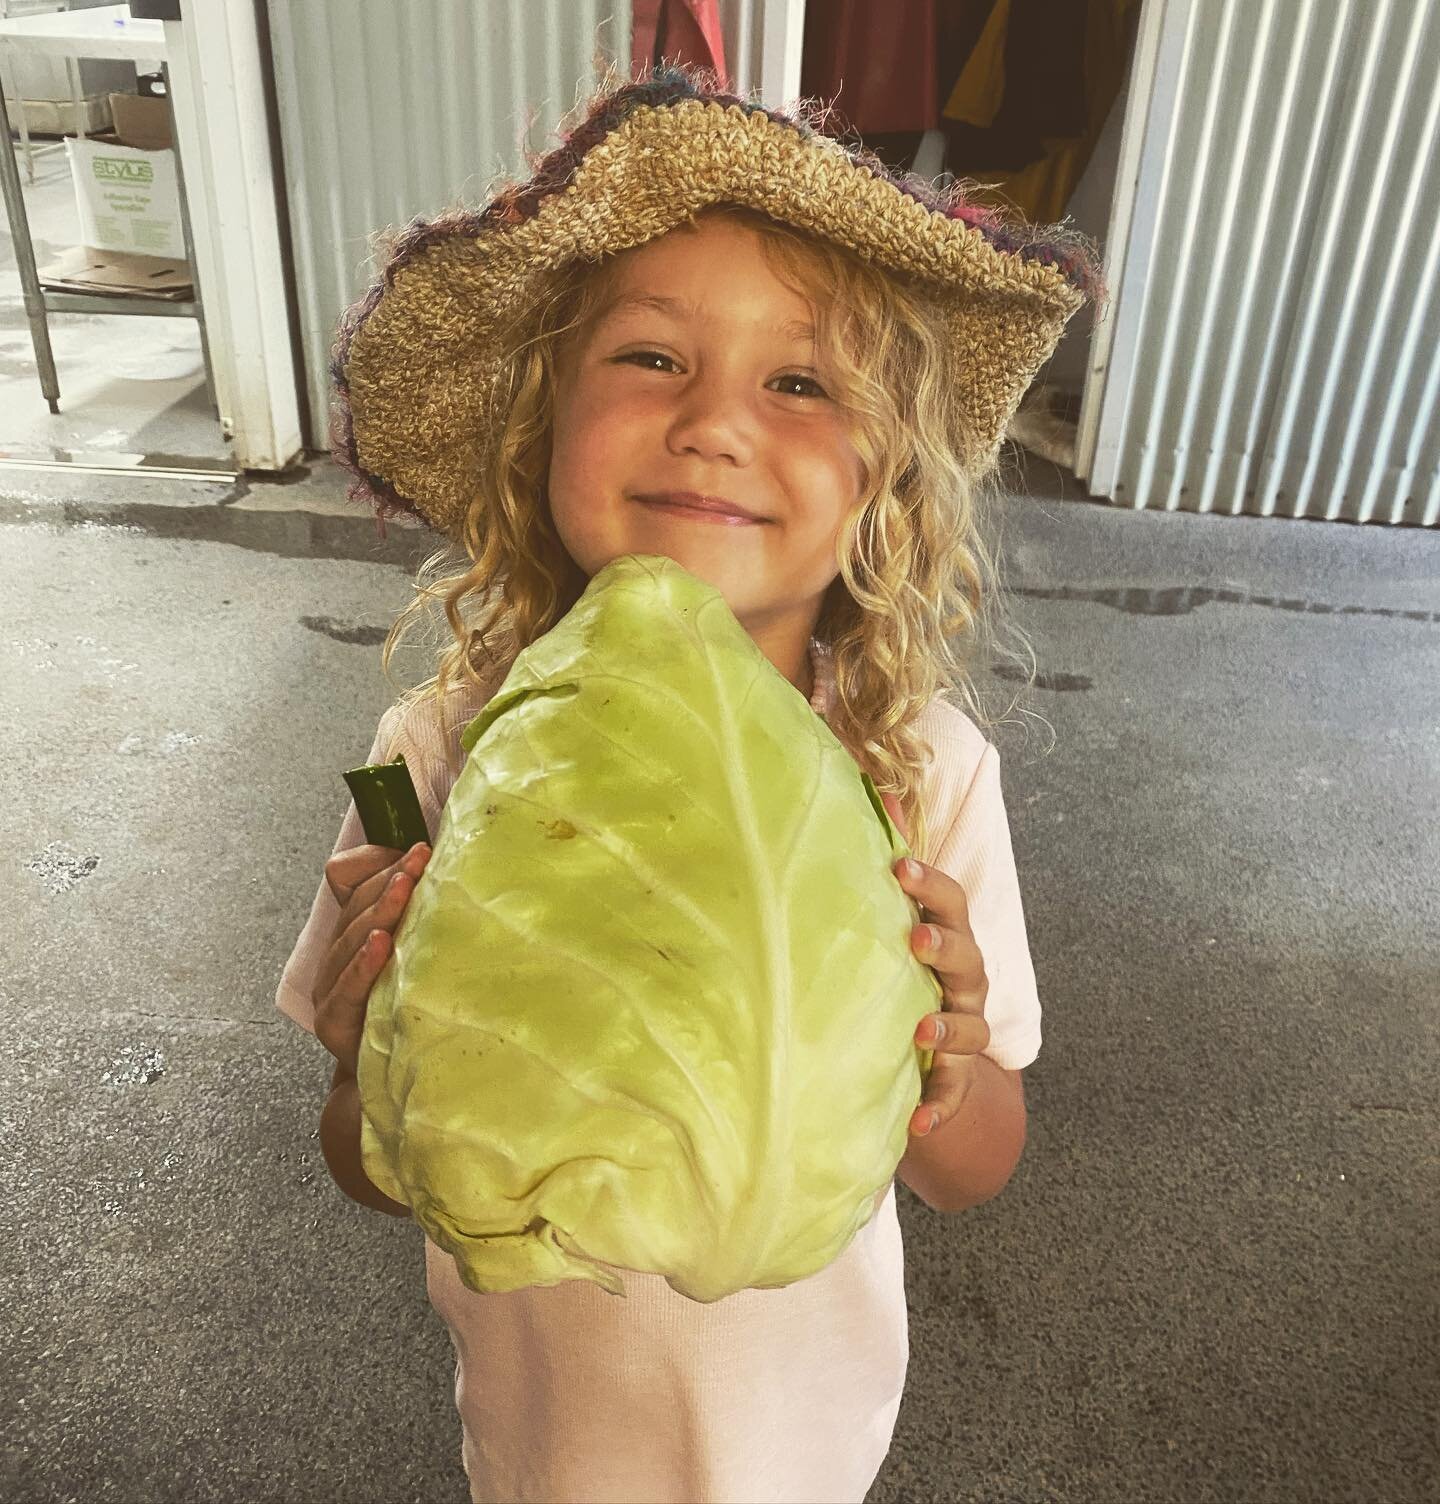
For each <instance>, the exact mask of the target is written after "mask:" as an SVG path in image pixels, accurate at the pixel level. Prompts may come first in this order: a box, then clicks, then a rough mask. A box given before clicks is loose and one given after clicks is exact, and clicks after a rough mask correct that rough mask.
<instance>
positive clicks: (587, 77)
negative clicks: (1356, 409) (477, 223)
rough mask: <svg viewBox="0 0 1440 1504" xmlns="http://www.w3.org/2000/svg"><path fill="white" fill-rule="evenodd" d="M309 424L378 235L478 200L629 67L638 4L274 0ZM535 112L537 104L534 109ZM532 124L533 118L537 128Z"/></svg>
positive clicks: (321, 437) (318, 437) (318, 438)
mask: <svg viewBox="0 0 1440 1504" xmlns="http://www.w3.org/2000/svg"><path fill="white" fill-rule="evenodd" d="M268 12H269V20H270V37H271V47H272V50H273V53H274V60H275V88H276V96H277V102H278V107H279V114H280V136H281V143H282V146H283V150H284V158H285V186H286V194H287V197H288V200H289V220H290V233H291V240H292V244H293V247H294V257H295V280H296V287H297V292H298V296H299V303H300V323H301V338H302V343H303V347H304V357H305V371H306V386H307V391H308V395H309V399H310V422H309V425H308V429H307V433H306V440H305V442H306V443H307V444H308V445H309V446H310V447H312V448H315V449H325V448H328V446H329V438H328V434H327V431H326V428H327V414H328V404H329V387H330V382H329V372H328V362H329V355H330V342H331V339H332V337H333V335H334V330H335V324H336V321H337V320H338V319H339V317H340V314H341V312H342V310H343V309H344V308H345V306H346V305H347V304H349V303H350V302H352V301H353V300H354V299H355V298H356V297H358V296H359V294H360V293H361V292H362V291H363V290H364V288H365V286H366V284H367V283H368V282H369V280H370V278H371V274H372V271H373V268H372V266H371V264H370V254H369V242H370V236H371V234H372V233H373V232H374V231H376V230H378V229H382V228H384V227H385V226H386V225H390V224H396V225H399V224H404V223H405V222H406V221H408V220H409V219H411V218H412V217H413V216H414V215H416V214H429V213H431V212H433V211H434V210H436V209H437V208H440V207H442V206H443V205H446V204H450V203H466V204H472V205H475V204H479V203H480V202H482V201H483V199H484V197H485V189H486V186H487V184H488V183H489V182H490V180H491V179H492V178H493V177H494V176H496V175H498V174H500V173H516V172H518V171H520V170H521V168H522V166H523V157H522V146H523V147H528V148H529V149H530V150H532V151H540V150H543V149H544V148H545V146H546V145H547V144H548V141H549V137H550V132H551V131H552V130H553V128H554V126H555V124H556V122H557V121H558V120H559V119H560V117H561V116H562V115H564V114H565V113H566V112H567V111H569V110H570V109H571V108H573V106H574V105H575V103H576V102H577V99H578V98H579V97H580V96H582V95H583V94H584V93H586V92H588V90H589V89H590V87H591V86H592V84H593V82H594V80H595V78H596V76H597V73H598V71H599V68H600V67H601V66H603V63H604V60H606V59H610V60H614V61H616V62H618V63H619V64H620V65H621V66H622V67H625V68H628V67H629V62H630V0H268ZM532 111H533V115H532ZM527 126H528V130H527Z"/></svg>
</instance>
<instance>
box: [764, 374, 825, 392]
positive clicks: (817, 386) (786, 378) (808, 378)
mask: <svg viewBox="0 0 1440 1504" xmlns="http://www.w3.org/2000/svg"><path fill="white" fill-rule="evenodd" d="M775 379H776V380H777V381H799V382H803V383H804V385H806V386H809V387H813V388H814V390H813V391H809V392H791V393H790V395H791V396H792V397H823V396H825V388H824V387H823V386H821V385H820V383H819V382H818V381H816V380H815V379H814V378H813V377H811V376H801V375H799V374H798V373H796V374H795V375H792V376H777V377H776V378H775Z"/></svg>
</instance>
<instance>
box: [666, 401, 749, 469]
mask: <svg viewBox="0 0 1440 1504" xmlns="http://www.w3.org/2000/svg"><path fill="white" fill-rule="evenodd" d="M669 442H670V448H671V450H672V451H673V452H674V453H676V454H696V455H699V456H700V458H701V459H707V460H715V459H728V460H731V461H733V462H734V463H735V464H737V465H747V464H749V463H750V461H751V459H752V458H753V457H754V447H755V441H754V436H753V434H752V432H751V418H750V415H749V414H748V413H747V412H746V411H745V407H744V404H743V403H742V402H741V401H740V400H739V399H738V398H737V397H736V395H735V394H734V393H733V392H730V391H727V390H726V389H724V388H722V387H720V386H719V385H718V384H716V383H712V384H709V385H706V384H703V383H696V385H694V386H693V387H691V388H690V390H689V391H687V392H685V393H684V394H683V395H682V396H680V397H679V398H678V400H677V402H676V408H675V414H674V417H673V418H672V420H671V423H670V432H669Z"/></svg>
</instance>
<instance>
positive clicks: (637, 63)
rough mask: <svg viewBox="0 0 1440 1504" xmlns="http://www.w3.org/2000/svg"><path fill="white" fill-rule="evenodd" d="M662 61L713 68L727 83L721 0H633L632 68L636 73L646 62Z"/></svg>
mask: <svg viewBox="0 0 1440 1504" xmlns="http://www.w3.org/2000/svg"><path fill="white" fill-rule="evenodd" d="M661 61H664V62H670V63H674V62H680V63H692V64H696V65H698V66H700V67H702V68H713V69H714V70H715V72H716V73H717V74H719V76H720V80H721V82H722V84H724V86H725V87H726V88H729V87H730V82H729V79H728V78H727V77H726V74H725V40H724V37H723V36H722V35H721V31H720V0H632V4H631V7H630V67H631V71H632V72H633V73H636V74H638V73H639V72H640V70H641V69H642V68H643V67H645V65H646V64H648V63H659V62H661Z"/></svg>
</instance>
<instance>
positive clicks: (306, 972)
mask: <svg viewBox="0 0 1440 1504" xmlns="http://www.w3.org/2000/svg"><path fill="white" fill-rule="evenodd" d="M395 718H396V711H395V708H394V707H393V706H392V707H391V708H390V709H389V710H387V711H386V712H385V714H384V715H382V716H381V717H380V726H379V729H378V730H377V731H376V733H375V744H374V745H373V746H372V747H371V748H370V752H369V754H368V756H367V757H366V758H365V762H364V764H356V766H366V765H369V764H371V763H378V762H388V761H389V760H391V759H392V758H393V757H394V755H395V752H396V751H403V750H404V748H403V747H402V746H399V745H398V744H397V745H394V746H392V740H393V739H394V738H395ZM405 761H406V765H407V766H408V767H410V769H411V772H412V775H414V774H417V772H418V771H419V770H417V767H416V760H415V759H414V758H413V757H412V756H410V755H409V754H408V753H407V755H406V758H405ZM416 792H417V794H418V795H419V797H420V804H421V808H422V809H423V811H424V813H425V819H426V825H427V827H428V829H429V832H430V839H431V841H432V842H433V841H434V839H435V823H436V822H435V818H434V814H433V813H432V804H433V800H432V799H431V798H429V797H428V796H429V790H428V788H426V787H425V786H424V783H423V773H422V774H421V775H420V776H417V777H416ZM364 844H365V827H364V826H363V825H362V824H361V823H360V812H359V811H358V810H357V809H356V808H355V801H354V800H353V799H352V800H351V801H350V804H349V808H348V809H347V810H346V811H345V818H344V819H343V820H342V821H341V823H340V834H339V836H338V837H337V838H336V841H335V845H334V848H333V849H332V850H331V852H330V855H331V856H336V855H338V854H339V853H340V852H342V851H349V850H350V848H351V847H352V846H363V845H364ZM322 868H323V864H322ZM339 917H340V905H339V904H338V903H337V902H336V900H335V895H334V894H333V893H332V892H331V891H330V884H329V883H327V882H326V881H325V874H324V871H323V870H322V871H321V874H320V886H319V888H318V889H317V891H316V894H315V901H314V902H313V903H312V904H311V905H310V917H309V918H308V919H307V920H306V921H305V927H304V928H303V929H302V930H301V931H300V938H299V939H298V940H297V941H296V942H295V948H294V950H292V951H291V953H290V959H289V960H288V961H286V963H285V967H284V970H283V971H282V972H281V974H280V985H279V988H278V989H277V991H276V993H275V1006H276V1007H277V1008H278V1009H279V1010H280V1012H281V1013H283V1014H285V1016H286V1017H287V1018H290V1019H293V1020H294V1021H295V1022H296V1023H297V1024H299V1025H300V1027H301V1028H302V1029H305V1030H307V1031H308V1032H309V1033H311V1034H313V1033H314V1032H315V1007H314V1004H313V1003H312V1001H311V998H310V993H311V991H312V989H313V988H314V985H315V976H316V973H317V972H318V971H319V969H320V963H321V961H323V960H324V958H325V952H326V951H327V950H329V948H330V941H331V940H332V939H333V938H334V935H335V924H336V921H337V920H338V919H339Z"/></svg>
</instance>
